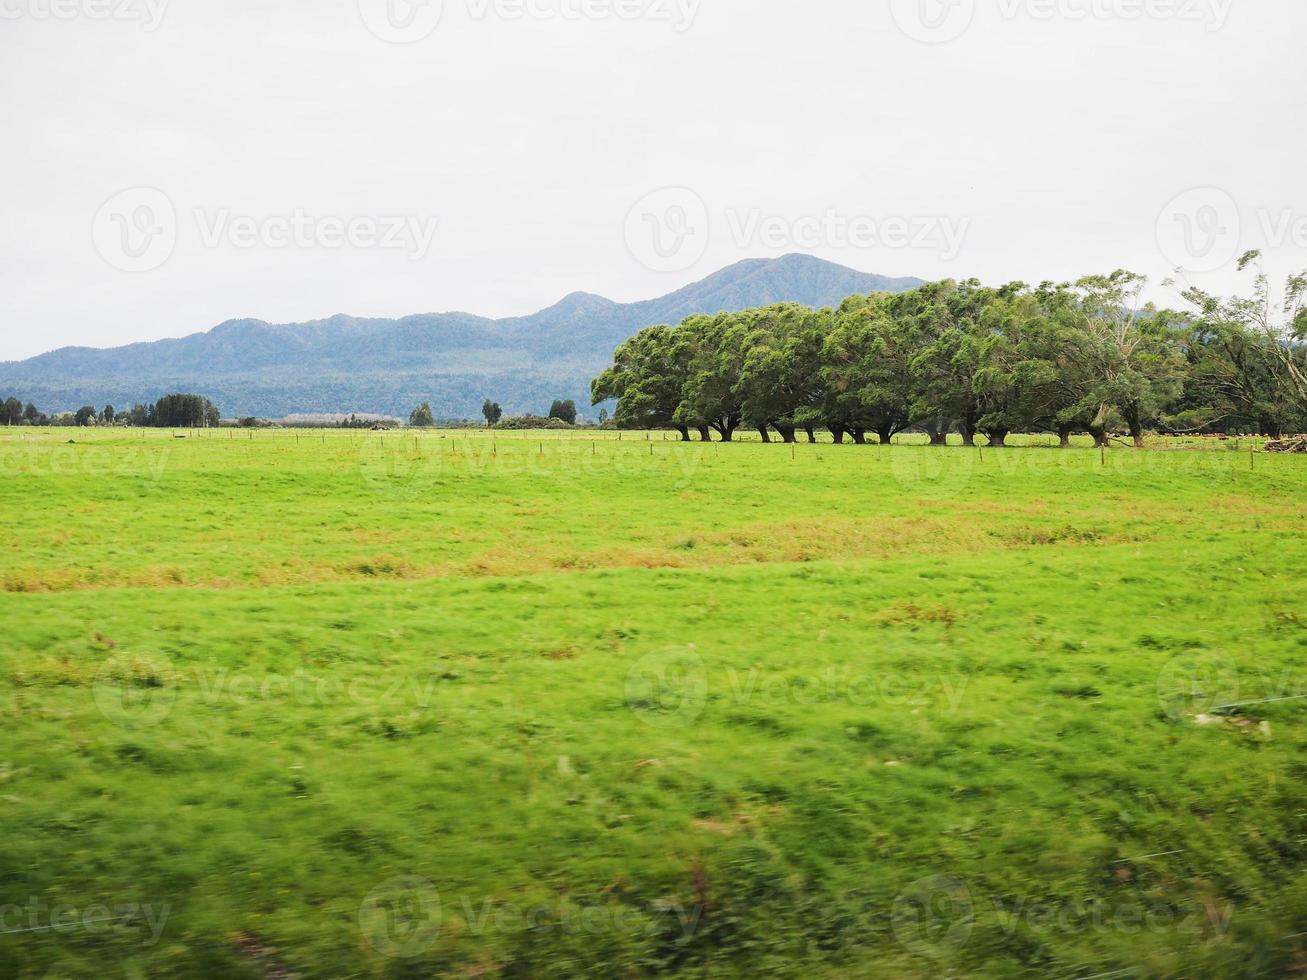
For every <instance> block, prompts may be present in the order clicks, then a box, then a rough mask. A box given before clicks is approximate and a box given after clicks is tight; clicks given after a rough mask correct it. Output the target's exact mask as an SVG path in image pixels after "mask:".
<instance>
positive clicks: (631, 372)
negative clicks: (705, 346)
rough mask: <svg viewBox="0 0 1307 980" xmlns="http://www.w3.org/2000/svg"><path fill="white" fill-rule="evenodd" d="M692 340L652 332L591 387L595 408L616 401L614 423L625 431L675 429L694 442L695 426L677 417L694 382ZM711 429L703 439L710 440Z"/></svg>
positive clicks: (675, 332)
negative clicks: (684, 394) (686, 390)
mask: <svg viewBox="0 0 1307 980" xmlns="http://www.w3.org/2000/svg"><path fill="white" fill-rule="evenodd" d="M688 338H689V335H688V333H685V332H683V331H682V330H681V329H680V328H677V327H669V326H665V325H664V326H657V327H649V328H647V329H645V330H641V331H640V332H639V333H638V334H636V335H635V336H634V337H632V338H630V339H629V340H627V341H626V342H625V343H624V344H622V345H621V346H620V347H618V348H617V351H616V352H615V353H614V354H613V366H612V367H610V368H609V369H608V370H606V371H604V372H603V373H602V374H600V375H599V377H597V378H595V379H594V381H593V383H592V384H591V385H590V401H591V404H592V405H598V404H599V403H601V402H606V401H611V400H614V399H615V400H616V401H617V411H616V414H615V416H614V420H615V421H616V423H617V426H618V427H619V428H623V429H656V428H661V427H665V426H673V427H674V428H675V429H676V430H677V431H678V432H679V433H680V434H681V439H682V440H684V441H687V442H688V441H689V439H690V429H689V426H688V425H687V424H686V423H684V422H681V421H680V420H679V419H677V417H676V410H677V408H678V407H679V406H680V404H681V397H682V390H683V389H684V387H685V382H686V379H687V378H688V377H689V362H690V353H691V349H690V345H689V343H688ZM707 431H708V430H707V427H706V426H705V427H704V428H703V429H702V430H701V433H702V434H703V436H704V438H705V440H706V438H707Z"/></svg>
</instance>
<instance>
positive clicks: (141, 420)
mask: <svg viewBox="0 0 1307 980" xmlns="http://www.w3.org/2000/svg"><path fill="white" fill-rule="evenodd" d="M220 418H221V416H220V415H219V413H218V409H217V408H216V407H215V406H214V404H213V403H212V402H211V401H209V400H208V399H207V398H204V397H202V396H200V395H165V396H164V397H163V398H160V399H159V400H158V401H157V402H155V403H154V404H153V405H133V406H132V407H131V408H129V409H126V410H124V411H121V412H120V411H117V410H115V409H114V407H113V406H112V405H106V406H104V408H102V409H100V410H99V411H97V410H96V408H95V406H93V405H84V406H82V407H81V408H79V409H78V410H77V411H76V412H61V413H58V414H54V415H47V414H45V413H44V412H42V411H40V410H39V409H38V408H37V407H36V406H35V405H33V404H32V403H31V402H28V403H27V404H26V405H24V404H23V402H22V401H20V400H19V399H17V398H7V399H5V400H4V401H3V402H0V425H6V426H14V425H62V426H82V427H84V426H90V425H123V426H135V427H138V428H141V427H146V426H158V427H161V428H170V429H202V428H208V427H213V426H216V425H217V424H218V422H219V420H220Z"/></svg>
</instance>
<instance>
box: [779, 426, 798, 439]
mask: <svg viewBox="0 0 1307 980" xmlns="http://www.w3.org/2000/svg"><path fill="white" fill-rule="evenodd" d="M775 428H776V431H777V432H779V433H780V434H781V438H782V439H783V440H785V441H786V442H794V426H792V425H778V426H776V427H775Z"/></svg>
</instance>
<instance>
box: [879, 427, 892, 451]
mask: <svg viewBox="0 0 1307 980" xmlns="http://www.w3.org/2000/svg"><path fill="white" fill-rule="evenodd" d="M876 438H878V439H879V440H880V444H881V445H882V446H888V445H889V444H890V443H891V442H893V441H894V429H893V428H892V427H891V428H888V429H877V430H876Z"/></svg>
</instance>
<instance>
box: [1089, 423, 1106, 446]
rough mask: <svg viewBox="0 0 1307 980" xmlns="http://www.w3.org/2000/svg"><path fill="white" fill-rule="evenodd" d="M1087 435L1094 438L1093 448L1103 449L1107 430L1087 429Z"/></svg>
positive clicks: (1091, 427)
mask: <svg viewBox="0 0 1307 980" xmlns="http://www.w3.org/2000/svg"><path fill="white" fill-rule="evenodd" d="M1089 434H1090V435H1091V436H1093V437H1094V448H1095V449H1103V448H1105V447H1106V446H1107V430H1106V429H1100V428H1098V427H1096V426H1092V425H1091V426H1090V427H1089Z"/></svg>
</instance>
